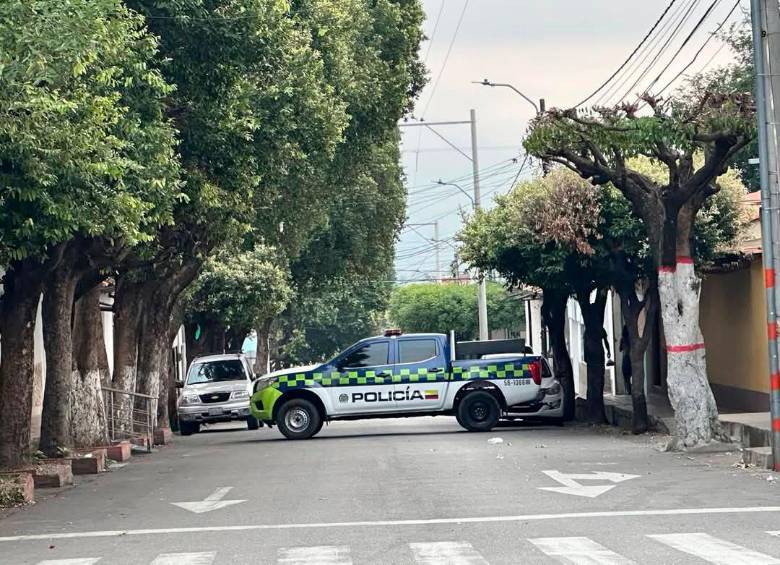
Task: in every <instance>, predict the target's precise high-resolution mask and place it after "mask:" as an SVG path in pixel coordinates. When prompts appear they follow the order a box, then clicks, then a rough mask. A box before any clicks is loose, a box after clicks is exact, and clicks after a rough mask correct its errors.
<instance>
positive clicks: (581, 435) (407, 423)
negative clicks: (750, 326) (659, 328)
mask: <svg viewBox="0 0 780 565" xmlns="http://www.w3.org/2000/svg"><path fill="white" fill-rule="evenodd" d="M230 428H231V427H230V426H221V427H220V428H219V430H217V429H214V430H213V431H207V432H205V433H201V434H199V435H196V436H191V437H187V438H180V437H177V438H176V441H175V444H174V445H172V446H169V447H165V448H163V449H161V450H160V451H159V452H157V453H156V454H153V455H146V456H136V457H134V458H133V460H132V461H131V462H130V463H129V464H128V465H127V466H125V467H123V468H121V469H117V470H114V471H111V472H110V473H106V474H104V475H101V476H98V477H93V478H89V479H84V480H80V481H79V482H78V484H77V486H76V487H74V488H69V489H65V490H62V491H60V492H58V493H56V494H52V495H49V496H47V497H46V498H45V500H43V501H41V502H39V503H38V504H36V505H33V506H30V507H27V508H22V509H17V510H13V511H10V512H5V513H4V514H0V563H2V564H3V565H5V564H14V565H16V564H40V563H45V564H47V565H87V564H92V563H99V564H100V565H108V564H144V565H148V564H154V565H171V564H176V565H192V564H197V565H210V564H216V565H219V564H222V565H226V564H245V563H247V564H248V563H252V564H257V563H259V564H286V565H301V564H315V563H316V564H327V565H335V564H338V565H347V564H350V563H353V564H355V565H359V564H370V565H373V564H393V565H395V564H407V563H408V564H412V563H420V564H427V565H445V564H449V565H485V564H488V563H489V564H491V565H499V564H518V563H573V564H611V565H618V564H625V563H653V564H672V563H722V564H728V565H735V564H742V565H755V564H759V563H761V564H769V563H778V564H780V536H778V535H773V534H772V533H770V532H774V533H775V534H777V533H778V531H780V484H778V483H780V480H778V481H772V480H767V477H769V476H770V474H769V473H767V472H757V471H750V470H745V469H740V468H738V467H736V466H734V464H735V463H736V461H737V460H738V453H737V452H736V451H735V452H733V453H714V454H697V455H689V454H688V455H686V454H670V453H663V452H661V451H659V450H658V449H657V448H656V445H657V444H659V443H660V442H662V440H663V438H657V437H649V436H644V437H633V436H630V435H623V434H620V433H619V432H617V431H613V430H606V429H593V428H587V427H568V426H567V427H565V428H554V427H514V428H500V429H497V430H494V431H493V432H491V433H489V434H471V433H467V432H463V431H461V430H460V428H459V427H458V426H457V424H456V423H455V422H454V420H452V419H449V418H421V419H409V420H377V421H368V422H341V423H336V424H332V425H330V426H328V427H326V428H325V429H324V430H323V432H322V433H321V434H320V435H319V436H318V437H317V438H315V439H312V440H309V441H300V442H292V441H287V440H284V439H282V436H281V435H280V434H279V433H278V431H277V430H275V429H273V430H269V429H267V428H263V429H261V430H259V431H255V432H250V431H246V430H244V429H242V428H241V427H239V426H233V427H232V428H233V429H230ZM493 438H501V439H502V440H503V442H502V443H491V442H490V441H489V440H491V439H493ZM544 471H547V472H548V473H545V472H544ZM571 475H576V476H571ZM607 487H612V488H607ZM550 488H553V489H559V490H543V489H550ZM583 494H588V495H589V496H583ZM174 503H196V504H189V505H188V504H183V505H182V506H177V505H175V504H174ZM197 503H199V504H197ZM195 511H200V513H196V512H195Z"/></svg>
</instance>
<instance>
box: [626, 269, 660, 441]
mask: <svg viewBox="0 0 780 565" xmlns="http://www.w3.org/2000/svg"><path fill="white" fill-rule="evenodd" d="M642 286H643V287H644V292H642V296H641V297H640V296H639V292H638V290H637V284H636V283H634V282H631V283H629V282H626V284H623V285H620V286H618V288H617V290H618V294H619V295H620V301H621V304H622V307H623V318H624V323H625V324H626V328H627V329H628V337H629V350H628V355H629V359H630V362H631V403H632V405H633V418H632V426H631V427H632V431H633V432H634V433H635V434H642V433H645V432H646V431H647V430H648V428H649V419H648V414H647V398H646V397H645V353H646V352H647V347H648V345H649V344H650V339H651V337H652V335H653V328H654V327H655V318H656V312H657V309H658V296H657V286H656V284H655V281H653V280H650V281H644V283H642ZM625 354H626V353H625V351H624V355H625Z"/></svg>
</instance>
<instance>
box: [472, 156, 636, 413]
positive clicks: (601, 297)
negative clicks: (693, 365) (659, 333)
mask: <svg viewBox="0 0 780 565" xmlns="http://www.w3.org/2000/svg"><path fill="white" fill-rule="evenodd" d="M618 200H623V198H622V196H620V194H619V193H618V192H617V191H615V190H608V189H604V190H599V189H598V188H596V187H595V186H593V185H591V184H590V183H588V182H587V181H585V180H583V179H581V178H579V177H578V176H577V175H575V174H573V173H570V172H567V171H565V170H562V169H557V170H553V171H552V172H551V173H550V174H549V175H547V176H545V177H541V178H536V179H532V180H530V181H526V182H522V183H520V184H519V185H517V186H516V187H515V188H514V190H513V191H512V192H511V193H510V194H509V195H507V196H505V197H502V198H500V199H499V200H498V203H497V206H496V208H495V209H493V210H492V211H489V212H481V213H479V214H477V215H476V216H475V217H474V218H473V219H472V220H471V221H470V222H469V223H468V224H467V225H466V227H465V228H464V230H463V232H462V233H461V234H460V236H459V237H460V239H461V240H462V241H463V243H464V247H463V251H462V256H463V258H464V259H465V260H466V261H468V262H469V263H470V264H472V265H473V266H478V267H479V268H480V269H485V270H497V271H498V272H499V273H500V274H501V275H502V276H504V277H506V279H507V280H508V281H509V282H510V284H512V285H515V286H517V285H520V284H525V285H530V286H536V287H538V288H541V289H542V290H543V292H544V304H543V311H544V312H543V313H544V318H545V322H546V323H547V325H548V327H549V329H550V335H551V344H552V346H553V352H554V357H555V366H556V372H558V371H560V375H561V381H562V383H563V385H564V390H565V391H566V396H567V398H566V404H567V405H568V414H567V416H568V417H571V416H572V410H573V406H574V387H573V381H572V379H571V376H570V374H566V373H565V372H564V371H565V370H566V369H570V367H571V365H570V361H569V359H568V352H567V351H566V344H565V336H564V329H563V328H564V323H565V320H564V316H565V305H566V301H567V300H568V297H569V296H571V295H572V294H573V295H575V296H576V298H577V301H578V302H579V305H580V310H581V311H582V315H583V319H584V321H585V361H586V363H587V366H588V393H587V410H586V413H587V420H588V421H590V422H593V423H601V422H604V421H605V414H604V401H603V393H604V366H605V364H604V361H605V360H604V349H603V346H602V332H603V327H604V310H605V306H606V299H607V291H608V290H609V288H610V286H611V285H612V283H613V281H614V273H615V270H614V268H613V263H612V249H613V248H614V247H616V245H618V243H617V242H621V243H620V244H619V245H620V246H621V247H623V246H624V244H623V243H622V242H623V241H624V240H628V242H629V245H630V242H631V241H633V240H635V239H637V238H636V232H637V230H638V227H637V225H636V222H633V223H632V222H630V221H625V218H624V217H621V216H620V215H619V214H618V215H617V216H615V215H613V214H605V213H604V212H605V210H614V209H615V208H616V207H619V203H618V202H616V201H618ZM623 202H625V200H623ZM626 204H627V203H626ZM564 379H565V380H564ZM641 390H643V389H641Z"/></svg>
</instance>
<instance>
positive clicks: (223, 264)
mask: <svg viewBox="0 0 780 565" xmlns="http://www.w3.org/2000/svg"><path fill="white" fill-rule="evenodd" d="M278 261H279V259H278V256H277V254H276V253H275V251H274V250H273V249H269V248H265V247H260V248H257V249H254V250H252V251H246V252H242V253H238V254H228V253H222V254H219V255H216V256H214V257H212V258H210V259H209V260H208V261H207V262H206V264H205V266H204V269H203V271H202V272H201V274H200V275H199V277H198V279H197V280H196V281H195V283H194V284H193V285H192V287H191V288H189V289H188V290H187V302H186V312H187V314H186V315H187V318H189V319H191V320H193V321H195V322H201V321H206V320H208V321H213V322H216V323H218V324H219V325H220V326H222V327H223V328H227V327H232V328H240V329H242V330H245V331H248V330H251V329H252V328H255V327H258V325H261V324H264V323H266V321H268V320H273V319H274V318H275V317H276V316H277V315H279V314H280V313H281V312H282V311H283V310H284V309H285V307H286V306H287V303H288V302H289V300H290V297H291V294H292V289H291V288H290V283H289V277H288V273H287V270H286V268H285V267H284V266H280V265H278Z"/></svg>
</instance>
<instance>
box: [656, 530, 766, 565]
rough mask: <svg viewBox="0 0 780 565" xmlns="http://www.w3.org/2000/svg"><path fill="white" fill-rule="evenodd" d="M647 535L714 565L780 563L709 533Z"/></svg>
mask: <svg viewBox="0 0 780 565" xmlns="http://www.w3.org/2000/svg"><path fill="white" fill-rule="evenodd" d="M648 537H649V538H652V539H654V540H657V541H659V542H661V543H663V544H665V545H668V546H669V547H672V548H674V549H676V550H678V551H683V552H685V553H688V554H690V555H695V556H696V557H699V558H700V559H704V560H705V561H707V562H708V563H714V564H715V565H775V564H780V559H775V558H774V557H772V556H770V555H766V554H765V553H759V552H758V551H753V550H751V549H748V548H746V547H742V546H741V545H737V544H735V543H731V542H728V541H725V540H722V539H718V538H716V537H713V536H711V535H709V534H703V533H691V534H663V535H651V536H648Z"/></svg>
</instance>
